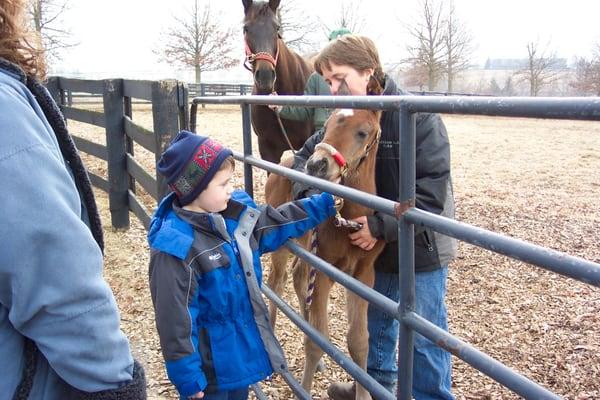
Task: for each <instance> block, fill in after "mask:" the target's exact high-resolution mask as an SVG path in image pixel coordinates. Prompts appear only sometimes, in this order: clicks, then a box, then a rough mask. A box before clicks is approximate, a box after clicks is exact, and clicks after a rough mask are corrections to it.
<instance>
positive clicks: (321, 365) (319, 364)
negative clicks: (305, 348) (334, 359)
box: [317, 358, 327, 372]
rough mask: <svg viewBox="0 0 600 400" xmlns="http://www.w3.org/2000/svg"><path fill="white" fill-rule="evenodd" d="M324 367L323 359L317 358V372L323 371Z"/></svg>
mask: <svg viewBox="0 0 600 400" xmlns="http://www.w3.org/2000/svg"><path fill="white" fill-rule="evenodd" d="M326 369H327V367H326V366H325V361H323V359H322V358H321V359H319V362H318V363H317V372H325V370H326Z"/></svg>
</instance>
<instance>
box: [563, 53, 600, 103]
mask: <svg viewBox="0 0 600 400" xmlns="http://www.w3.org/2000/svg"><path fill="white" fill-rule="evenodd" d="M570 85H571V87H573V88H575V89H576V90H577V91H578V92H579V93H578V94H589V95H592V96H600V43H599V44H596V50H595V51H594V54H593V56H592V58H591V59H590V60H588V59H586V58H584V57H581V58H579V59H577V62H576V64H575V77H574V79H573V81H572V82H571V84H570Z"/></svg>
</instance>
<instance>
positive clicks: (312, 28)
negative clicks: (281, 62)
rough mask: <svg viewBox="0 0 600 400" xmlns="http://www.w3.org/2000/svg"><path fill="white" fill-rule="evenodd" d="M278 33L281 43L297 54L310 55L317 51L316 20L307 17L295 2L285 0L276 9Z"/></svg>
mask: <svg viewBox="0 0 600 400" xmlns="http://www.w3.org/2000/svg"><path fill="white" fill-rule="evenodd" d="M277 17H278V18H279V23H280V26H281V28H280V31H281V36H282V38H283V41H284V42H285V43H286V44H287V45H288V46H289V47H291V48H293V49H296V50H297V51H299V52H304V53H310V52H315V51H317V50H318V44H317V38H316V35H315V34H314V33H315V32H318V30H319V24H318V22H317V20H316V19H315V18H314V17H313V16H311V15H307V13H306V11H305V10H304V9H302V7H300V6H298V3H297V2H296V0H287V1H284V2H282V3H281V4H280V6H279V7H278V8H277Z"/></svg>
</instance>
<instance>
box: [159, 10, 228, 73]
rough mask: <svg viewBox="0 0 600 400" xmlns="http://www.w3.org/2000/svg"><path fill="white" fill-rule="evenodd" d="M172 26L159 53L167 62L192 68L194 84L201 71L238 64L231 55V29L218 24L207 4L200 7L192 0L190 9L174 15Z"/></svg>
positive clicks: (217, 19) (216, 17)
mask: <svg viewBox="0 0 600 400" xmlns="http://www.w3.org/2000/svg"><path fill="white" fill-rule="evenodd" d="M173 19H174V21H173V27H172V28H170V29H169V30H168V31H167V32H166V33H165V36H166V40H165V42H166V43H165V44H164V47H163V48H162V50H160V51H159V52H158V54H160V55H162V58H163V59H164V60H165V61H167V62H170V63H177V64H181V65H184V66H188V67H193V68H194V70H195V73H196V83H200V79H201V75H202V72H205V71H215V70H219V69H223V68H230V67H232V66H234V65H236V64H238V63H239V59H237V58H234V57H232V56H231V54H232V53H233V51H234V40H235V39H236V38H235V35H234V28H233V27H230V28H222V27H221V26H219V25H218V23H217V22H215V21H219V18H218V15H216V16H213V15H212V13H211V9H210V3H209V2H207V3H206V4H205V5H204V7H200V5H199V0H194V3H193V8H192V10H191V11H188V12H186V13H185V15H184V16H183V17H173Z"/></svg>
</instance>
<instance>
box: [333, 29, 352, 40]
mask: <svg viewBox="0 0 600 400" xmlns="http://www.w3.org/2000/svg"><path fill="white" fill-rule="evenodd" d="M351 33H352V32H350V30H349V29H348V28H346V27H343V26H342V27H341V28H339V29H335V30H333V31H331V33H330V34H329V40H334V39H337V38H339V37H340V36H344V35H350V34H351Z"/></svg>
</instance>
